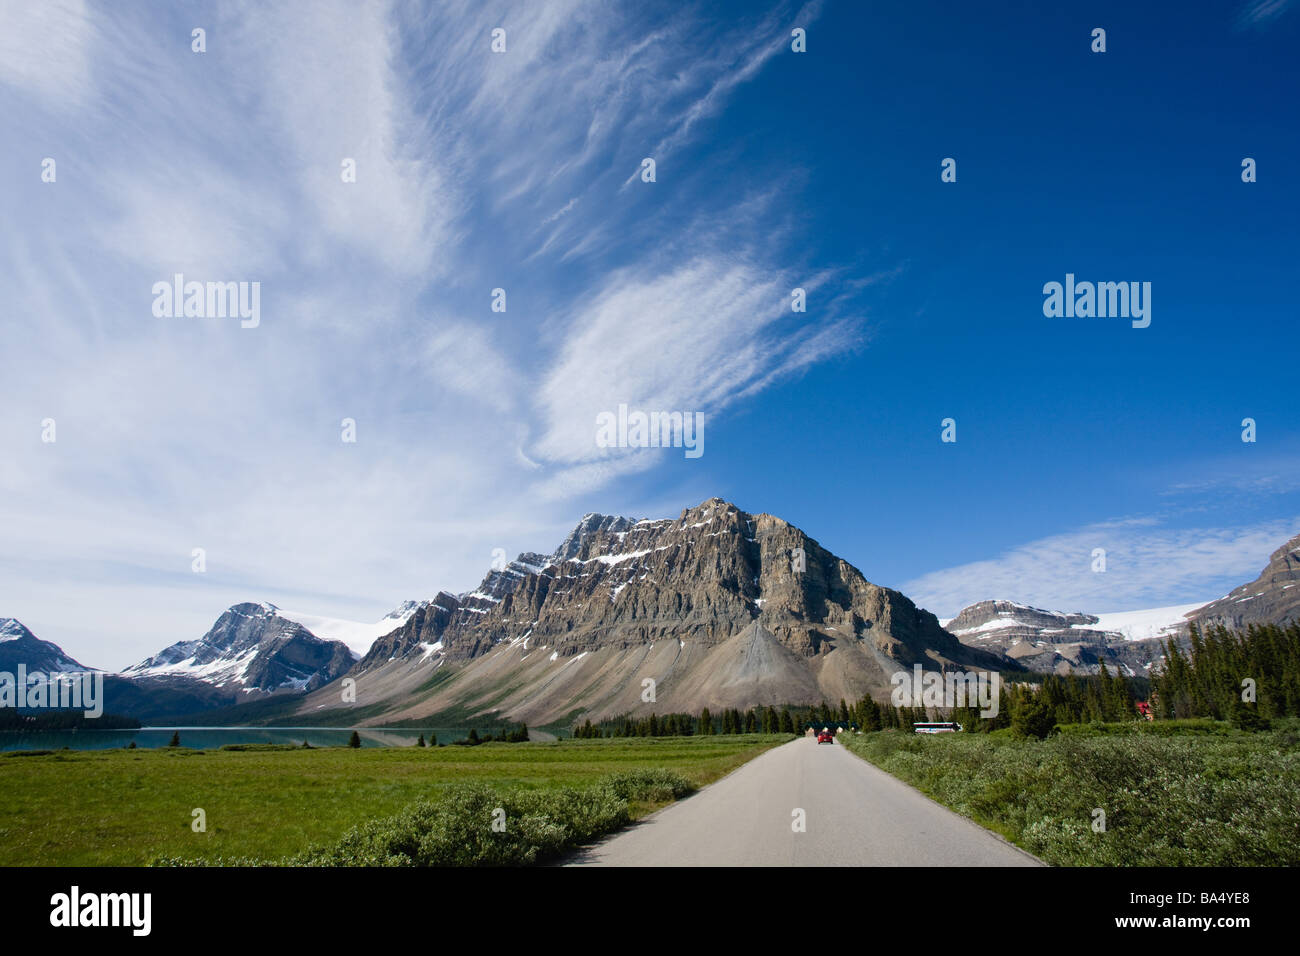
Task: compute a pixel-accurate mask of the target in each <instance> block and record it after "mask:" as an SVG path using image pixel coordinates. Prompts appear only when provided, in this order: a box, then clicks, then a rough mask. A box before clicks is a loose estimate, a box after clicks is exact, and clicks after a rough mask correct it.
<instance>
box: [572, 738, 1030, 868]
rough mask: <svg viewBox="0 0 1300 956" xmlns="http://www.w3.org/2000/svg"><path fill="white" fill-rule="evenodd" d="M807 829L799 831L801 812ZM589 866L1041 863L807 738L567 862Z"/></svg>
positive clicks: (894, 780) (881, 773)
mask: <svg viewBox="0 0 1300 956" xmlns="http://www.w3.org/2000/svg"><path fill="white" fill-rule="evenodd" d="M796 808H798V809H802V810H803V811H804V819H805V822H806V829H805V831H804V832H802V833H797V832H795V831H794V829H793V826H792V824H793V823H794V822H795V817H794V815H793V811H794V810H795V809H796ZM569 862H570V864H571V865H579V866H582V865H587V866H592V865H595V866H602V865H603V866H1040V865H1042V864H1041V863H1040V862H1039V861H1038V860H1037V859H1035V858H1034V857H1032V856H1030V855H1029V854H1027V853H1024V852H1022V851H1021V850H1019V849H1017V848H1016V847H1014V846H1012V845H1011V844H1009V843H1007V842H1005V841H1004V840H1002V839H1001V838H1000V837H998V836H995V835H994V834H992V833H990V832H989V831H988V830H985V829H984V828H983V827H980V826H977V825H976V824H974V823H972V822H971V821H969V820H967V819H966V818H965V817H961V816H959V815H957V814H955V813H953V812H952V811H951V810H948V809H946V808H944V807H942V806H940V805H939V804H937V803H935V802H934V801H933V800H930V799H929V798H928V797H925V796H922V795H921V794H920V793H919V792H917V791H916V790H913V789H912V788H911V787H909V786H907V784H905V783H903V782H902V781H900V780H898V779H897V778H895V777H891V776H890V775H889V774H887V773H885V772H884V771H883V770H880V769H878V768H876V767H874V766H872V765H871V764H869V763H867V762H866V761H865V760H862V759H861V758H859V757H855V756H854V755H853V754H851V753H849V752H848V751H847V750H845V749H844V747H842V746H841V745H839V744H830V745H827V744H821V745H819V744H818V743H817V742H816V741H815V740H812V739H809V738H801V739H799V740H795V741H792V742H791V743H788V744H783V745H782V746H780V747H776V748H774V749H772V750H769V751H767V752H766V753H764V754H762V755H761V756H759V757H757V758H755V759H754V760H751V761H750V762H749V763H747V764H745V765H744V766H743V767H741V768H740V769H739V770H736V771H735V772H734V773H732V774H730V775H729V776H727V777H724V778H723V779H721V780H719V781H718V782H717V783H715V784H713V785H712V786H709V787H706V788H704V789H703V790H701V791H700V792H699V793H697V794H695V795H694V796H691V797H688V798H687V799H685V800H682V801H679V802H677V803H675V804H673V805H672V806H669V807H667V808H665V809H664V810H661V811H660V812H659V813H656V814H654V815H653V816H651V817H648V818H646V819H645V820H643V821H642V822H640V823H638V824H636V825H634V826H632V827H631V828H629V829H627V830H623V831H622V832H620V833H617V834H615V835H614V836H613V837H610V838H609V839H608V840H605V841H604V842H602V843H599V844H597V845H595V846H592V847H590V848H588V849H586V850H583V851H581V852H580V853H579V854H578V855H577V856H575V857H574V858H573V859H572V860H570V861H569Z"/></svg>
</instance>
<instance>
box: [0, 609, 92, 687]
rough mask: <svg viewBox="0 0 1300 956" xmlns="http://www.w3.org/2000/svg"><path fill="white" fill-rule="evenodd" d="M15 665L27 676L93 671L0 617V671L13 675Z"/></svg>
mask: <svg viewBox="0 0 1300 956" xmlns="http://www.w3.org/2000/svg"><path fill="white" fill-rule="evenodd" d="M19 664H22V665H23V667H24V668H26V670H27V672H28V673H29V674H34V673H45V674H56V673H77V672H82V671H92V670H94V669H95V668H93V667H86V666H85V665H84V664H80V663H78V662H77V661H75V660H73V659H72V658H71V657H69V656H68V655H67V654H65V653H64V652H63V648H61V647H59V645H57V644H52V643H50V642H49V641H42V640H41V639H40V638H38V637H37V636H36V635H35V634H33V633H32V632H31V631H29V630H28V629H27V628H26V627H25V626H24V625H23V624H22V622H20V621H18V620H16V619H15V618H12V617H0V670H3V671H6V672H8V673H14V672H16V671H17V669H18V665H19Z"/></svg>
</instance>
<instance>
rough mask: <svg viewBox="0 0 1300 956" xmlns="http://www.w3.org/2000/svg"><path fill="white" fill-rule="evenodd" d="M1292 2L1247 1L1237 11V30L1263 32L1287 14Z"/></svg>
mask: <svg viewBox="0 0 1300 956" xmlns="http://www.w3.org/2000/svg"><path fill="white" fill-rule="evenodd" d="M1291 2H1292V0H1246V2H1245V3H1243V4H1242V5H1241V7H1240V8H1239V9H1238V11H1237V21H1236V23H1237V29H1238V30H1247V29H1255V30H1262V29H1264V28H1265V27H1267V26H1268V25H1269V24H1271V23H1273V22H1274V21H1275V20H1277V19H1278V17H1280V16H1282V14H1284V13H1286V12H1287V10H1288V9H1289V8H1290V7H1291Z"/></svg>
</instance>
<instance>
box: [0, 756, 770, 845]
mask: <svg viewBox="0 0 1300 956" xmlns="http://www.w3.org/2000/svg"><path fill="white" fill-rule="evenodd" d="M789 739H790V738H789V737H788V736H785V735H781V736H752V735H751V736H738V737H685V738H680V737H659V738H655V737H647V738H628V739H605V740H561V741H555V742H552V743H527V744H484V745H482V746H479V747H436V748H427V749H425V748H418V747H402V748H374V749H361V750H351V749H348V748H329V749H315V750H300V749H275V750H243V751H224V750H208V751H197V750H186V749H176V750H171V749H163V750H143V749H137V750H100V751H57V752H54V753H50V754H44V755H40V756H27V755H21V754H4V755H0V865H4V866H60V865H67V866H109V865H117V866H138V865H145V864H148V863H149V862H150V861H151V860H154V859H155V858H158V857H183V858H191V859H215V858H218V857H259V858H268V859H269V858H276V857H283V856H287V855H292V854H295V853H299V852H301V851H304V850H306V849H307V848H308V847H310V846H312V845H317V844H322V843H329V842H333V841H335V840H337V839H339V838H340V837H341V836H342V835H343V834H344V833H345V832H346V831H348V830H349V829H350V828H351V827H353V826H354V825H356V824H360V823H363V822H365V821H368V820H371V819H374V818H377V817H382V816H388V815H391V814H394V813H396V812H398V811H400V810H402V809H403V808H405V807H407V806H408V805H410V804H412V803H413V802H415V801H418V800H425V799H433V800H436V799H437V797H438V793H439V790H440V789H441V788H445V787H448V786H450V785H452V784H458V783H484V784H491V785H493V786H495V787H502V788H509V789H514V788H521V789H537V788H558V787H565V786H572V787H583V786H588V785H591V784H592V783H594V782H595V781H597V779H598V778H600V777H602V776H603V775H606V774H609V773H615V772H618V771H625V770H633V769H642V768H662V769H667V770H674V771H677V772H678V773H681V774H682V775H683V776H685V777H686V778H687V779H688V780H690V781H691V782H692V783H693V784H695V785H696V786H702V785H704V784H706V783H709V782H711V781H713V780H716V779H718V778H719V777H721V776H723V775H725V774H727V773H729V772H730V771H732V770H734V769H735V768H737V767H739V766H740V765H741V764H743V763H745V762H746V761H748V760H750V759H752V758H754V757H756V756H758V755H759V754H760V753H762V752H763V751H764V750H767V749H769V748H771V747H773V746H776V745H777V744H780V743H784V742H786V741H787V740H789ZM195 808H202V809H203V810H204V811H205V813H206V815H207V832H205V833H195V832H193V830H192V829H191V824H192V821H193V819H194V818H193V817H192V815H191V813H192V811H193V810H194V809H195ZM651 809H654V807H653V806H651V805H639V806H637V805H634V806H632V807H631V811H632V814H633V815H634V816H639V815H642V814H644V813H646V812H648V811H649V810H651Z"/></svg>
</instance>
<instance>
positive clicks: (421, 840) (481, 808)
mask: <svg viewBox="0 0 1300 956" xmlns="http://www.w3.org/2000/svg"><path fill="white" fill-rule="evenodd" d="M692 789H693V787H692V786H691V783H690V781H688V780H687V779H686V778H685V777H683V776H681V775H680V774H678V773H674V772H673V771H670V770H663V769H655V770H628V771H623V772H621V773H616V774H610V775H608V776H605V777H602V778H600V780H598V781H597V782H596V783H595V784H594V785H592V786H590V787H584V788H582V789H575V788H573V787H563V788H557V789H545V790H519V789H499V788H495V787H489V786H485V785H482V784H460V785H456V786H452V787H449V788H448V789H447V790H446V791H444V792H443V793H442V794H441V795H440V797H439V799H437V800H425V801H421V802H419V803H416V804H413V805H411V806H409V807H407V808H406V809H404V810H402V811H401V812H400V813H397V814H395V815H393V816H391V817H384V818H382V819H378V820H371V821H368V822H366V823H362V824H360V825H358V826H355V827H353V828H352V829H351V830H349V831H348V832H347V833H346V834H344V835H343V837H342V838H341V839H340V840H339V841H338V842H337V843H335V844H333V845H332V846H322V847H313V848H312V849H310V850H308V851H306V852H305V853H301V854H299V855H297V856H294V857H289V858H287V859H283V860H277V861H259V860H248V859H244V858H240V859H221V860H213V861H210V862H211V865H213V866H255V865H263V866H264V865H268V864H269V865H287V866H518V865H523V864H530V863H537V862H540V861H544V860H548V859H553V858H555V857H556V856H559V855H560V854H562V853H565V852H567V851H569V850H571V849H573V848H574V847H576V846H578V845H579V844H581V843H584V842H586V841H589V840H592V839H594V838H596V837H598V836H601V835H602V834H605V833H608V832H610V831H611V830H614V829H617V828H618V827H620V826H622V825H624V824H625V823H627V822H628V820H629V819H630V815H629V813H628V804H629V802H630V801H633V800H637V801H662V800H671V799H675V798H676V797H680V796H684V795H686V794H687V793H690V792H691V790H692ZM153 862H154V865H155V866H194V865H207V862H208V861H201V860H186V859H178V858H174V857H166V858H161V859H157V860H154V861H153Z"/></svg>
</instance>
